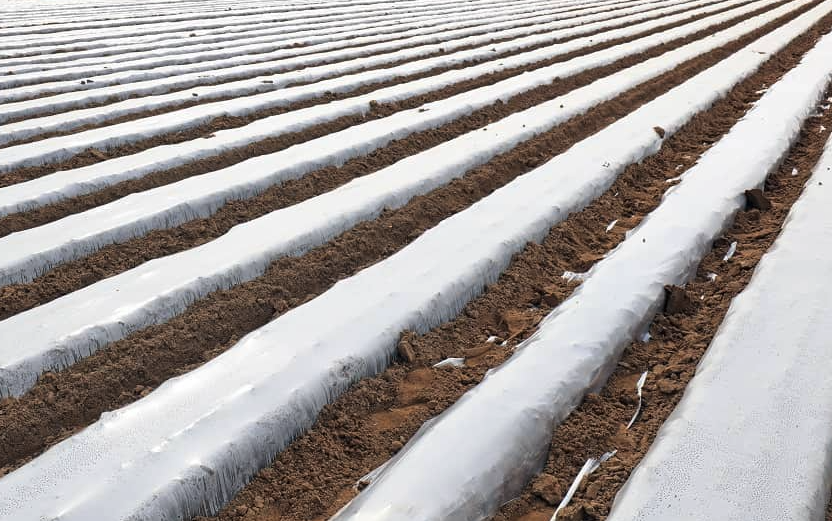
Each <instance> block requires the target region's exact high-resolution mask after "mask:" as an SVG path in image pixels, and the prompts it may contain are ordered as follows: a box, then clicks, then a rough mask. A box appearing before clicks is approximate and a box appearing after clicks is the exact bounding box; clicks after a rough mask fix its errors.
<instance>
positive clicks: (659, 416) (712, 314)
mask: <svg viewBox="0 0 832 521" xmlns="http://www.w3.org/2000/svg"><path fill="white" fill-rule="evenodd" d="M827 96H832V89H830V91H829V92H828V93H827ZM821 125H824V126H827V128H832V111H826V112H825V113H824V115H823V117H822V118H811V119H810V120H809V122H808V124H807V125H806V126H805V127H804V129H803V131H802V133H801V136H800V140H799V142H798V143H797V145H796V146H795V147H794V148H793V149H792V151H791V152H790V154H789V156H788V157H787V158H786V160H785V161H784V163H783V164H782V165H781V167H780V168H779V169H778V170H777V171H776V172H774V173H773V174H772V175H771V176H770V177H769V179H768V181H767V183H766V186H765V195H766V197H767V198H768V200H769V201H770V202H771V204H772V209H771V210H768V211H762V212H761V211H759V210H757V209H750V210H747V211H745V212H741V213H739V214H738V215H737V218H736V221H735V223H734V225H733V226H732V227H731V229H730V230H728V231H727V232H726V233H725V234H724V236H723V237H722V238H720V239H719V240H718V241H716V242H715V243H714V249H713V251H712V252H711V253H710V254H709V255H708V256H707V257H706V258H705V259H704V261H703V262H702V264H701V265H700V266H699V270H698V272H697V274H696V278H695V279H694V280H693V281H691V282H690V283H689V284H688V285H687V286H686V291H687V294H688V295H689V297H690V298H691V300H692V301H693V302H694V304H695V307H694V308H693V309H692V310H690V311H688V312H684V313H676V314H671V313H663V314H660V315H659V316H658V317H657V318H656V320H655V321H654V323H653V325H652V327H651V328H650V334H651V339H650V341H649V342H647V343H642V342H634V343H633V344H632V345H631V346H630V347H629V349H627V351H626V352H625V355H624V357H623V358H622V360H621V362H620V363H619V364H618V368H617V370H616V371H615V373H614V374H613V375H612V377H611V378H610V380H609V383H608V385H607V386H606V387H605V388H604V390H603V391H602V392H601V393H599V394H596V395H590V396H589V397H588V398H587V399H586V401H585V402H584V403H583V404H582V405H581V406H580V407H579V408H578V409H577V410H576V411H575V412H574V413H573V414H572V415H571V416H570V417H569V418H568V419H567V421H566V422H564V424H563V425H562V426H561V427H560V428H559V429H558V430H557V431H556V433H555V436H554V438H553V440H552V447H551V451H550V454H549V461H548V462H547V464H546V467H545V469H544V471H543V472H542V473H541V474H540V475H539V476H538V477H537V478H536V479H535V481H534V482H533V483H532V484H531V485H530V486H529V487H527V489H526V491H525V492H524V493H523V494H522V495H521V497H520V498H518V499H517V500H516V501H513V502H511V503H509V504H507V505H505V506H504V507H503V509H502V510H501V512H500V514H499V515H498V516H497V517H496V518H495V519H497V520H501V521H502V520H523V521H531V520H536V519H547V520H548V519H549V517H550V516H551V515H552V512H553V511H554V506H556V505H557V502H559V501H560V495H561V494H562V493H563V492H565V491H566V489H567V488H568V487H569V484H570V483H571V481H572V480H573V479H574V477H575V476H576V475H577V473H578V471H579V470H580V467H581V466H582V465H583V463H584V461H585V460H586V458H589V457H595V456H598V455H600V454H602V453H604V452H606V451H608V450H613V449H617V450H618V452H617V453H616V455H615V457H613V458H612V459H611V460H609V461H608V462H607V463H606V464H604V465H602V467H601V468H600V469H599V470H598V471H597V472H595V473H594V474H592V475H591V476H590V477H589V478H588V479H587V480H585V481H584V483H583V486H582V488H581V490H580V492H579V493H578V494H577V495H576V496H575V498H574V499H573V502H572V503H571V505H570V507H569V508H568V509H567V510H565V511H563V512H562V514H563V517H561V515H559V516H558V519H563V520H564V521H583V520H587V521H589V520H603V519H606V516H607V513H608V512H609V508H610V506H611V505H612V501H613V498H614V496H615V494H616V492H617V491H618V490H619V489H620V487H621V486H622V485H623V484H624V481H625V480H626V479H627V477H628V476H629V474H630V472H631V471H632V469H633V468H634V466H635V465H637V464H638V462H639V461H640V460H641V458H642V457H643V456H644V454H645V452H646V451H647V449H648V448H649V447H650V444H651V443H652V442H653V439H654V437H655V435H656V432H657V431H658V429H659V427H661V425H662V423H663V422H664V420H665V419H666V418H667V417H668V416H669V415H670V413H671V412H672V411H673V408H674V407H675V406H676V404H677V403H678V401H679V399H680V398H681V395H682V391H683V390H684V388H685V386H686V385H687V383H688V382H689V381H690V379H691V378H692V377H693V374H694V371H695V369H696V365H697V363H698V362H699V360H700V359H701V357H702V355H703V354H704V352H705V350H706V348H707V347H708V345H709V344H710V341H711V339H712V338H713V336H714V334H715V333H716V331H717V328H718V327H719V324H720V323H721V322H722V320H723V318H724V316H725V313H726V311H727V310H728V306H729V304H730V303H731V299H733V298H734V297H735V296H736V295H737V294H738V293H739V292H740V291H742V290H743V289H744V288H745V286H746V285H747V284H748V281H749V280H750V278H751V274H752V273H753V271H754V267H755V266H756V265H757V262H759V260H760V258H761V257H762V256H763V254H765V252H766V251H767V250H768V249H769V247H770V246H771V244H772V243H773V242H774V240H775V239H776V237H777V235H778V234H779V232H780V229H781V226H782V224H783V221H784V219H785V217H786V214H787V213H788V211H789V209H790V208H791V205H792V204H793V203H794V202H795V201H796V200H797V198H798V197H799V195H800V193H801V190H802V188H803V184H804V183H805V182H806V179H807V178H808V177H809V175H810V173H811V170H812V167H813V166H814V165H815V163H816V162H817V160H818V159H819V158H820V155H821V153H822V150H823V147H824V145H825V143H826V140H827V138H828V137H829V131H828V130H827V131H825V132H820V127H821ZM795 168H796V169H797V170H798V175H797V176H793V175H792V171H793V169H795ZM733 241H736V242H737V243H738V246H737V253H736V255H735V256H734V257H733V258H732V259H731V260H730V261H728V262H725V261H723V260H722V259H723V256H724V255H725V252H726V251H727V250H728V247H729V245H730V244H731V242H733ZM709 273H715V274H716V275H717V279H716V281H714V282H711V281H710V280H709V279H708V274H709ZM643 371H650V372H649V374H648V378H647V382H646V384H645V386H644V401H645V407H644V409H643V412H642V414H641V417H640V419H639V420H638V421H637V422H636V423H635V424H634V425H633V427H632V429H631V430H629V431H627V430H626V429H624V427H625V426H626V424H627V422H628V421H629V420H630V417H631V416H632V414H633V411H634V403H635V381H636V380H637V379H638V377H639V375H640V374H641V372H643Z"/></svg>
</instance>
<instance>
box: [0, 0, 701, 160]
mask: <svg viewBox="0 0 832 521" xmlns="http://www.w3.org/2000/svg"><path fill="white" fill-rule="evenodd" d="M717 1H718V0H714V2H712V3H716V2H717ZM704 5H710V4H704ZM626 7H627V6H618V5H615V4H613V5H610V6H609V9H608V10H606V11H604V12H615V11H618V10H621V9H624V8H626ZM575 9H577V7H576V8H575ZM570 11H571V10H570ZM565 14H566V16H564V18H563V20H570V19H573V18H577V17H578V16H582V15H580V14H576V15H571V16H569V15H568V14H569V12H568V11H567V12H565ZM656 18H659V17H658V16H654V17H648V18H645V21H646V20H653V19H656ZM531 25H534V24H531V23H529V24H526V23H523V24H519V25H517V27H528V26H531ZM579 25H582V24H581V23H575V24H574V25H573V27H574V26H579ZM617 27H621V26H613V27H611V28H608V29H603V30H600V31H595V32H589V33H586V34H585V35H583V36H591V35H593V34H598V33H600V32H605V31H608V30H610V29H614V28H617ZM545 32H547V31H545V30H544V31H533V32H531V33H529V34H541V33H545ZM509 40H511V38H495V39H493V40H491V42H490V43H491V44H496V43H501V42H505V41H509ZM558 41H565V40H558ZM480 45H483V44H480ZM480 45H467V46H461V47H458V48H456V49H454V51H453V52H459V51H462V50H466V49H472V48H474V47H479V46H480ZM547 45H550V44H547ZM292 47H304V45H295V46H292ZM539 47H541V46H529V47H525V48H523V49H521V50H518V51H512V52H508V53H499V54H494V55H493V56H490V57H488V60H491V59H494V58H501V57H506V56H512V55H514V54H519V53H520V52H527V51H530V50H533V49H536V48H539ZM443 54H444V52H438V53H434V54H429V55H425V56H423V57H421V58H419V59H425V58H431V57H435V56H442V55H443ZM408 61H411V60H400V61H393V62H390V63H388V64H384V65H381V66H377V67H366V68H362V69H359V70H358V71H355V72H364V71H369V70H375V69H381V68H389V67H392V66H395V65H400V64H402V63H407V62H408ZM483 61H486V60H472V61H467V62H464V64H463V65H459V66H454V67H448V68H437V69H434V70H433V71H431V72H430V74H438V73H439V72H443V71H444V70H450V69H452V68H454V69H455V68H459V67H460V66H470V65H474V64H476V63H481V62H483ZM330 63H333V62H330ZM282 72H287V71H281V73H282ZM355 72H353V73H350V74H354V73H355ZM262 75H263V74H257V75H254V76H250V77H241V78H236V79H235V80H234V81H238V80H241V79H250V78H254V77H260V76H262ZM336 75H337V74H336ZM420 76H421V75H418V76H412V77H409V78H416V77H420ZM402 78H408V77H402ZM402 81H404V80H403V79H397V80H393V81H391V82H383V83H377V84H375V86H374V87H372V88H370V89H368V90H374V89H376V88H380V87H383V86H386V85H395V84H397V83H402ZM223 83H225V82H210V81H209V82H207V83H200V85H199V86H200V87H204V86H211V85H221V84H223ZM313 83H314V82H313ZM304 84H306V83H304V82H298V83H290V84H288V85H287V86H295V85H304ZM189 88H194V87H189ZM180 90H185V91H186V90H188V89H187V88H186V89H178V88H176V89H170V90H167V91H165V92H164V94H167V93H169V92H175V91H180ZM364 91H366V90H365V89H361V90H354V91H350V92H351V93H347V94H345V95H346V96H352V95H354V94H356V93H359V92H364ZM339 96H340V97H343V96H344V95H339ZM43 97H48V96H43ZM140 97H144V96H142V95H130V96H127V97H126V98H117V97H112V98H110V99H107V100H104V101H99V102H93V103H88V104H85V105H83V106H79V107H77V108H76V109H73V110H77V109H87V108H94V107H102V106H104V105H108V104H110V103H115V102H118V101H121V100H122V99H135V98H140ZM233 98H234V96H228V97H217V98H211V99H210V100H205V99H200V98H199V97H196V98H193V99H190V100H188V101H187V102H184V103H182V104H179V105H175V106H172V107H168V108H164V109H158V110H151V111H145V112H141V113H137V114H131V115H127V116H120V117H115V118H111V119H107V120H104V121H102V122H100V123H97V124H89V125H84V126H82V127H76V128H73V129H71V130H66V131H55V132H47V133H42V134H39V135H37V136H33V137H31V138H27V139H22V140H19V141H15V142H13V143H7V144H2V145H0V149H1V148H5V147H8V146H13V145H15V144H21V143H28V142H32V141H39V140H41V139H45V138H47V137H52V136H59V135H67V134H76V133H78V132H80V131H82V130H88V129H91V128H98V127H101V126H109V125H113V124H116V123H122V122H125V121H133V120H135V119H139V118H143V117H148V116H153V115H157V114H165V113H167V112H172V111H174V110H179V109H182V108H186V107H191V106H194V105H199V104H202V103H206V102H214V101H222V100H226V99H233ZM322 99H324V100H326V99H328V98H326V97H325V98H322ZM62 112H64V111H62V110H59V111H54V110H43V111H40V112H37V113H36V114H35V115H36V116H37V117H42V116H50V115H53V114H58V113H62ZM258 114H259V113H258ZM29 117H31V116H27V117H19V118H13V119H9V120H8V121H6V123H12V122H16V121H22V120H25V119H28V118H29ZM98 152H100V153H101V154H104V155H105V156H107V155H109V154H110V153H111V152H109V151H98ZM95 159H96V158H95V157H94V156H93V157H92V158H90V159H89V160H95Z"/></svg>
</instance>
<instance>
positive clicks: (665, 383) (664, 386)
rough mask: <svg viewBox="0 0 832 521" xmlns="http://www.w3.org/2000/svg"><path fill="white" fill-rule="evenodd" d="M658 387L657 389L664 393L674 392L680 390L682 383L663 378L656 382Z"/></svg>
mask: <svg viewBox="0 0 832 521" xmlns="http://www.w3.org/2000/svg"><path fill="white" fill-rule="evenodd" d="M656 385H657V387H658V388H659V391H661V392H663V393H664V394H673V393H675V392H679V391H681V390H682V387H683V385H682V384H681V383H679V382H678V381H676V380H671V379H670V378H665V379H663V380H659V382H658V383H657V384H656Z"/></svg>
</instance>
